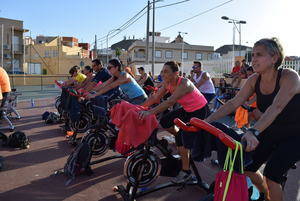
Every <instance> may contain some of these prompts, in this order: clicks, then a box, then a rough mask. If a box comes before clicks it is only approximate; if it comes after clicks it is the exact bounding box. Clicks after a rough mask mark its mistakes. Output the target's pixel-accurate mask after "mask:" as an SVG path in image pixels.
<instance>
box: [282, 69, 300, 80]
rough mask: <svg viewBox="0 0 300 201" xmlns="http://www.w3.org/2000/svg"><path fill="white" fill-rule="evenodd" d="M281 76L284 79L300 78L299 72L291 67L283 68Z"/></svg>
mask: <svg viewBox="0 0 300 201" xmlns="http://www.w3.org/2000/svg"><path fill="white" fill-rule="evenodd" d="M281 77H282V78H284V79H295V78H296V79H299V75H298V73H297V72H296V71H295V70H293V69H290V68H285V69H282V73H281Z"/></svg>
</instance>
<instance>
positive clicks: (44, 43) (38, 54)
mask: <svg viewBox="0 0 300 201" xmlns="http://www.w3.org/2000/svg"><path fill="white" fill-rule="evenodd" d="M26 41H31V43H29V44H27V45H26V64H27V65H26V67H25V69H24V70H25V72H26V73H28V74H44V75H59V74H63V75H65V74H68V72H69V69H70V68H71V67H72V66H75V65H77V66H81V67H83V66H86V65H91V58H90V54H89V50H88V48H89V44H87V43H78V39H76V38H74V37H45V36H38V37H37V38H36V40H35V42H33V40H26Z"/></svg>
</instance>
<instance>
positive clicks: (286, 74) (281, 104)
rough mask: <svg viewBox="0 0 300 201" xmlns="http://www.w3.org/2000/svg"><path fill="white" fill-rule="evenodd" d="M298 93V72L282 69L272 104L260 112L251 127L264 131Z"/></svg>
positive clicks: (299, 86) (299, 87)
mask: <svg viewBox="0 0 300 201" xmlns="http://www.w3.org/2000/svg"><path fill="white" fill-rule="evenodd" d="M298 93H300V79H299V76H298V74H297V73H296V71H294V70H290V69H285V70H283V75H282V79H281V80H280V89H279V91H278V93H277V95H276V96H275V98H274V101H273V103H272V105H270V107H268V109H267V110H266V111H265V112H264V113H263V114H262V116H261V118H260V119H259V121H257V122H256V124H255V125H254V127H253V128H255V129H257V130H259V131H260V132H262V131H264V130H265V129H266V128H267V127H268V126H269V125H270V124H271V123H272V122H273V121H274V120H275V119H276V117H277V116H278V115H279V114H280V113H281V112H282V110H283V109H284V108H285V106H286V105H287V104H288V103H289V101H290V100H291V99H292V98H293V97H294V96H295V95H296V94H298Z"/></svg>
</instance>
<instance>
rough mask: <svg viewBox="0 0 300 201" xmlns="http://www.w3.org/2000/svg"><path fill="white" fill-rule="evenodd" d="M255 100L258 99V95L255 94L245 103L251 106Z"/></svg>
mask: <svg viewBox="0 0 300 201" xmlns="http://www.w3.org/2000/svg"><path fill="white" fill-rule="evenodd" d="M255 101H256V95H254V96H253V97H250V100H248V101H246V102H245V104H246V105H249V106H250V105H251V104H252V103H254V102H255Z"/></svg>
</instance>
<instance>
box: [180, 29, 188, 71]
mask: <svg viewBox="0 0 300 201" xmlns="http://www.w3.org/2000/svg"><path fill="white" fill-rule="evenodd" d="M178 33H179V34H180V35H181V34H182V36H181V37H182V46H181V68H182V73H183V72H184V67H183V52H184V40H183V36H184V34H188V33H187V32H182V31H178Z"/></svg>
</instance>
